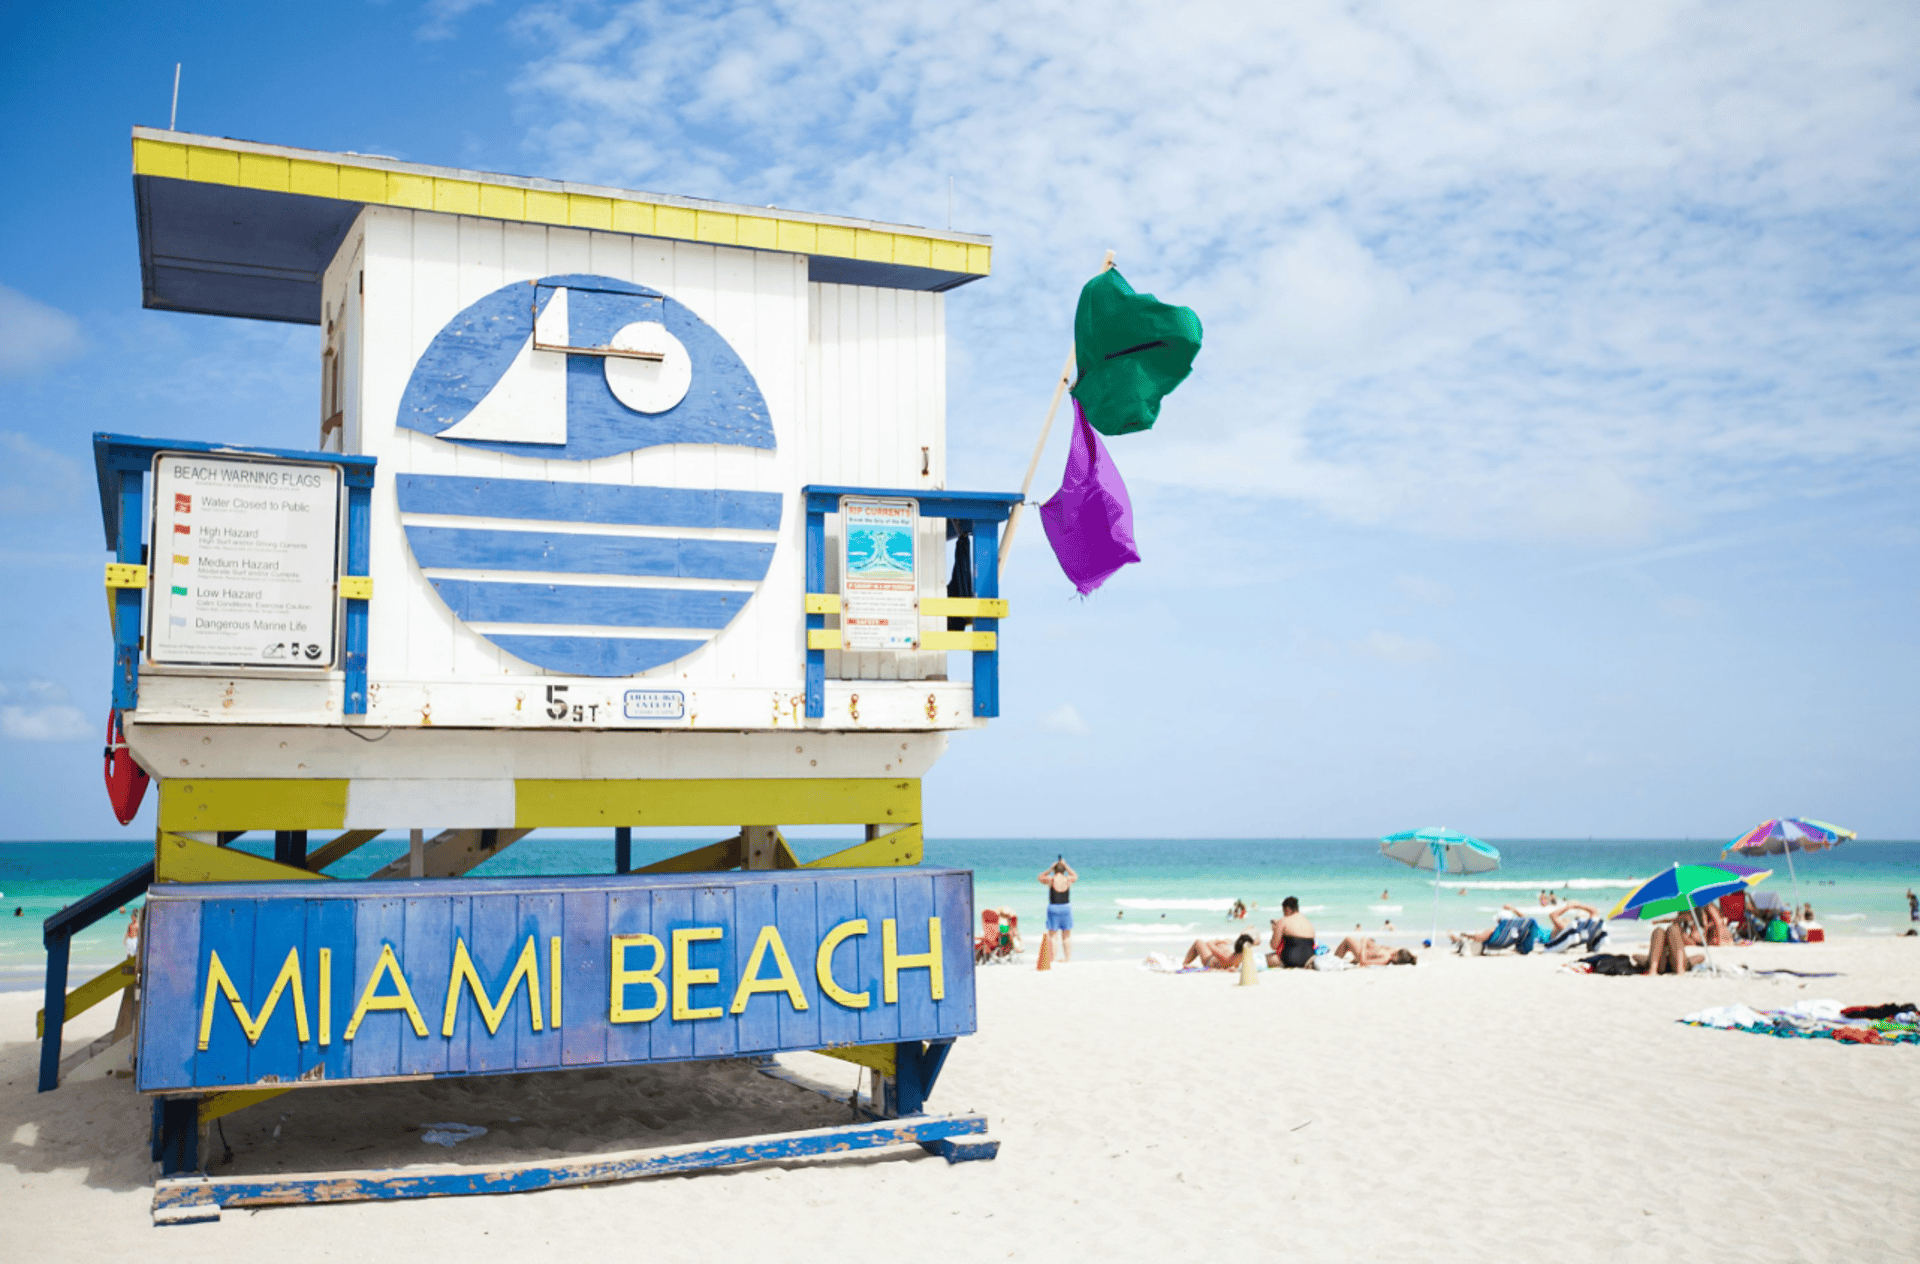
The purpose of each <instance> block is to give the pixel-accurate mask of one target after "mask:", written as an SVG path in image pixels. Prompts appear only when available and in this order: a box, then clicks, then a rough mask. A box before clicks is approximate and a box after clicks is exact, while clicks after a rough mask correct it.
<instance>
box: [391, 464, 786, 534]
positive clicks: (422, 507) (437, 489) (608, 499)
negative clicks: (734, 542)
mask: <svg viewBox="0 0 1920 1264" xmlns="http://www.w3.org/2000/svg"><path fill="white" fill-rule="evenodd" d="M394 490H395V493H396V495H397V496H398V497H399V501H400V512H401V513H415V514H455V515H459V516H461V517H468V518H474V517H478V518H521V519H530V520H536V521H546V522H591V523H596V524H598V523H606V524H622V525H628V526H646V527H728V528H731V529H734V530H741V531H775V530H778V529H779V527H780V493H779V492H750V491H736V490H732V489H726V488H721V489H697V488H684V487H631V486H616V485H613V484H603V483H588V484H582V483H536V482H533V481H532V480H530V479H519V478H475V477H472V476H469V475H461V474H400V475H397V476H396V477H395V478H394Z"/></svg>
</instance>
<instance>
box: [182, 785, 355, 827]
mask: <svg viewBox="0 0 1920 1264" xmlns="http://www.w3.org/2000/svg"><path fill="white" fill-rule="evenodd" d="M346 824H347V780H346V778H344V777H340V778H333V779H327V780H314V781H306V780H295V779H293V778H278V777H276V778H267V777H260V778H251V777H247V778H225V779H223V778H205V777H196V778H193V779H192V780H190V781H189V780H182V779H180V778H177V777H170V778H167V779H165V780H163V781H161V783H160V828H161V829H164V830H172V831H174V832H176V833H196V832H199V831H203V830H257V829H287V830H291V829H344V828H345V827H346Z"/></svg>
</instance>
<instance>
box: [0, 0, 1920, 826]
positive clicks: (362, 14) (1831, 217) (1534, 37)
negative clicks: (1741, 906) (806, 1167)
mask: <svg viewBox="0 0 1920 1264" xmlns="http://www.w3.org/2000/svg"><path fill="white" fill-rule="evenodd" d="M1917 53H1920V17H1916V16H1915V15H1914V14H1912V13H1909V12H1907V11H1905V10H1903V9H1899V8H1897V7H1894V6H1885V5H1876V4H1863V5H1829V6H1818V7H1817V8H1816V7H1814V6H1805V5H1797V4H1785V5H1770V4H1754V3H1743V4H1671V3H1669V4H1661V3H1647V4H1641V5H1634V6H1617V5H1612V4H1560V5H1553V6H1541V5H1538V4H1534V3H1517V4H1501V3H1493V2H1483V3H1478V4H1474V5H1470V6H1432V5H1412V4H1408V5H1392V4H1365V3H1361V4H1321V3H1295V4H1287V5H1279V6H1266V7H1265V9H1264V10H1259V11H1256V7H1255V6H1247V5H1237V6H1236V5H1218V6H1215V5H1206V4H1189V5H1182V6H1172V7H1169V6H1164V5H1158V6H1155V5H1145V4H1141V5H1125V4H1122V5H1101V6H1088V5H1077V6H1076V5H1064V4H1056V5H1049V4H1033V3H1022V4H996V3H984V4H980V5H975V6H971V7H969V8H968V9H967V10H965V11H964V12H952V11H940V10H936V9H931V8H928V7H926V6H914V5H884V4H882V5H875V4H861V3H845V2H835V3H812V2H810V0H809V2H798V3H789V4H777V5H759V6H740V7H734V8H731V9H728V8H723V7H722V6H718V5H681V6H676V5H660V4H637V5H612V4H606V5H598V4H574V3H554V4H536V5H531V6H526V7H521V8H515V7H513V6H510V5H508V4H505V3H501V2H499V0H495V2H493V3H487V2H484V0H483V2H481V3H471V2H462V0H438V2H436V3H428V4H425V5H418V4H409V3H401V2H400V0H391V2H389V3H357V2H354V0H343V3H340V4H337V5H335V6H332V7H331V8H330V9H329V10H328V11H327V14H326V16H325V19H324V20H320V19H317V18H316V17H315V16H314V15H313V14H312V13H311V12H309V11H306V10H298V9H285V8H283V7H281V6H263V5H231V6H228V5H217V4H192V5H166V4H143V5H139V6H125V7H124V8H122V9H119V10H114V9H111V8H105V9H89V10H87V11H85V12H75V11H74V9H73V7H71V6H68V7H62V6H13V7H10V8H8V9H7V10H5V11H4V12H0V111H3V113H4V118H5V121H6V124H7V126H6V127H5V128H4V129H0V160H3V161H4V164H5V165H4V170H5V171H6V172H7V173H8V178H7V186H8V188H9V191H10V193H11V194H12V196H10V197H8V198H6V199H4V200H0V456H4V457H5V458H6V459H5V460H4V461H0V478H4V492H3V494H0V522H4V524H5V526H6V528H7V530H8V531H9V534H10V535H11V537H12V541H11V543H12V547H10V548H7V549H6V550H4V551H0V575H3V576H4V582H5V584H6V586H7V591H8V592H9V593H10V594H11V596H12V600H10V601H8V602H6V603H5V605H4V607H3V608H0V650H3V651H4V653H3V654H0V688H3V689H4V691H5V692H4V695H3V696H0V753H4V756H5V760H4V764H3V765H0V778H3V779H4V780H0V785H3V786H4V792H5V800H6V803H7V806H8V808H9V811H10V819H9V820H8V821H7V822H6V823H5V824H4V825H0V833H4V834H6V835H8V836H11V837H76V838H87V837H99V838H104V837H115V836H120V835H122V834H132V833H136V832H139V830H141V829H143V828H150V825H146V824H145V823H144V822H142V823H141V824H140V825H137V826H136V827H135V828H134V829H133V830H128V831H122V830H120V829H119V827H117V826H116V825H115V824H114V822H113V819H112V816H111V814H110V812H109V811H108V808H107V804H106V799H105V796H104V793H103V792H102V790H101V788H100V783H99V773H98V767H99V765H98V759H97V757H98V750H99V745H100V740H99V735H98V730H99V729H100V727H101V723H102V721H103V718H104V715H105V712H106V708H107V669H108V663H109V646H108V638H107V629H106V621H105V619H104V617H103V610H102V607H103V601H102V599H101V596H100V588H99V584H100V580H99V574H100V564H101V562H102V561H103V560H104V553H103V552H102V542H101V538H100V534H99V526H98V514H97V508H96V502H95V497H94V493H93V489H92V486H93V478H92V471H91V465H90V457H89V454H88V447H87V438H88V436H89V435H90V434H91V433H92V432H93V431H95V430H106V429H111V430H121V431H132V432H135V433H144V434H151V435H164V436H170V437H183V438H209V439H215V438H217V439H224V440H233V441H254V442H262V443H275V444H282V445H289V446H297V445H300V444H304V443H306V442H307V441H308V439H309V437H310V436H311V434H312V432H313V429H314V419H315V416H316V409H317V402H316V392H317V380H318V379H317V363H318V345H317V340H316V335H315V332H314V331H313V330H311V329H308V328H295V327H287V326H273V325H264V324H246V323H242V322H235V321H224V320H218V319H212V318H207V317H194V316H179V315H172V314H166V313H159V312H147V311H143V310H141V309H140V307H139V276H138V266H137V256H136V248H135V237H134V220H133V199H132V188H131V180H130V178H129V175H128V164H129V147H128V138H127V133H128V128H129V127H130V126H132V125H134V124H150V125H164V124H165V123H166V114H167V107H168V95H169V91H170V89H171V82H172V73H173V65H174V63H175V62H176V61H183V62H185V72H184V76H183V84H182V88H181V94H180V119H179V121H180V126H181V127H182V128H183V129H185V130H192V131H200V132H208V133H213V134H218V135H227V136H236V137H242V138H246V139H252V140H260V141H268V142H274V143H282V144H290V145H301V146H310V147H314V148H319V149H352V150H358V151H361V152H367V153H381V154H391V155H394V156H397V157H401V158H405V159H409V160H413V161H419V162H430V163H440V164H448V165H460V166H472V167H478V168H483V169H489V170H498V171H507V172H516V173H523V174H537V175H545V176H553V177H560V178H568V179H580V180H589V181H597V182H601V183H606V184H612V185H618V186H623V187H630V188H638V189H647V190H654V191H662V192H673V193H684V194H691V195H696V196H705V197H715V198H721V199H726V200H731V201H738V202H747V203H755V204H761V203H776V204H778V205H781V206H791V207H797V208H804V209H809V210H819V211H827V212H834V213H842V214H850V215H859V216H868V217H872V218H876V219H883V220H892V221H899V222H905V223H921V224H931V225H934V226H941V225H944V224H945V223H946V219H947V206H948V180H949V177H951V178H952V180H953V183H954V189H955V194H954V226H955V227H956V228H960V229H964V230H969V231H979V232H986V233H991V234H993V236H994V238H995V242H996V252H995V274H994V276H993V277H992V278H990V279H989V280H987V281H985V282H982V283H977V284H975V285H971V286H968V287H966V288H964V289H962V290H960V291H957V292H955V293H954V294H953V295H952V296H951V297H950V300H949V323H948V329H949V339H950V348H949V353H950V357H951V372H950V397H949V433H950V444H951V469H952V478H951V480H950V481H951V483H952V485H954V486H956V487H974V488H992V489H1008V488H1013V487H1017V486H1018V482H1019V478H1020V475H1021V473H1022V471H1023V469H1024V464H1025V460H1026V457H1027V453H1028V451H1029V450H1030V448H1031V445H1032V442H1033V438H1034V435H1035V433H1036V431H1037V428H1038V424H1039V420H1040V417H1041V415H1042V413H1043V412H1044V409H1045V405H1046V399H1047V395H1048V391H1049V387H1050V383H1051V379H1052V376H1053V374H1054V373H1056V372H1057V371H1058V367H1059V363H1060V360H1061V358H1062V357H1063V355H1064V354H1065V350H1066V347H1067V343H1068V340H1069V338H1070V330H1071V318H1072V307H1073V299H1074V295H1075V292H1076V290H1077V288H1078V286H1079V284H1080V283H1081V282H1082V281H1083V280H1085V278H1086V277H1087V276H1088V275H1089V274H1090V273H1091V272H1092V271H1093V270H1094V269H1095V268H1096V267H1097V266H1098V264H1099V261H1100V258H1101V254H1102V252H1103V251H1104V250H1106V249H1113V250H1115V251H1116V252H1117V254H1118V259H1119V264H1120V266H1121V267H1122V269H1123V270H1124V271H1125V272H1126V274H1127V276H1128V277H1129V278H1130V279H1131V280H1132V281H1133V283H1134V284H1135V285H1136V286H1138V287H1139V288H1141V289H1143V290H1151V291H1154V292H1156V293H1158V294H1159V295H1161V296H1162V297H1164V298H1168V299H1170V300H1173V301H1177V302H1181V303H1186V304H1189V305H1191V306H1192V307H1194V308H1195V309H1196V310H1197V311H1198V312H1199V313H1200V315H1201V317H1202V318H1203V320H1204V321H1205V322H1206V326H1207V343H1206V347H1205V350H1204V351H1203V352H1202V354H1201V358H1200V360H1199V363H1198V366H1197V368H1196V372H1195V374H1194V376H1193V378H1192V379H1191V380H1190V381H1189V382H1188V383H1187V384H1186V385H1185V386H1183V387H1182V388H1181V389H1180V391H1179V392H1178V393H1177V394H1176V395H1174V396H1173V397H1172V398H1171V399H1170V400H1169V402H1168V405H1167V408H1166V410H1165V412H1164V413H1163V420H1162V421H1161V423H1160V425H1159V426H1158V427H1157V428H1156V429H1155V430H1154V431H1152V432H1151V433H1149V434H1144V435H1136V436H1129V437H1126V438H1123V439H1120V440H1116V441H1114V443H1113V445H1112V450H1113V453H1114V456H1115V459H1116V460H1117V462H1118V463H1119V465H1120V467H1121V469H1122V470H1123V471H1124V472H1125V474H1126V475H1127V477H1128V479H1129V482H1130V485H1131V487H1132V490H1133V494H1134V499H1135V509H1136V522H1137V525H1138V529H1139V534H1140V546H1141V551H1142V553H1143V554H1144V556H1145V558H1146V560H1145V562H1144V563H1143V564H1142V565H1140V566H1137V567H1132V568H1129V569H1128V570H1126V571H1124V572H1122V573H1121V574H1120V575H1119V576H1117V577H1116V578H1115V579H1114V580H1113V581H1111V582H1110V583H1109V584H1108V586H1107V587H1106V588H1105V589H1103V590H1102V591H1101V592H1100V593H1098V594H1096V596H1095V597H1094V598H1093V599H1092V600H1090V601H1086V602H1084V603H1083V602H1080V601H1078V600H1075V599H1073V596H1072V589H1071V586H1070V585H1069V584H1067V582H1066V581H1065V579H1064V578H1063V577H1062V576H1061V575H1060V573H1059V571H1058V568H1057V567H1056V566H1055V565H1054V563H1053V560H1052V558H1051V556H1050V554H1049V553H1048V551H1047V549H1046V545H1045V543H1044V539H1043V538H1042V536H1041V533H1040V532H1039V530H1038V529H1037V528H1038V524H1037V521H1036V520H1034V519H1031V518H1030V519H1029V521H1028V523H1027V524H1026V526H1024V527H1023V528H1022V536H1021V539H1020V544H1019V548H1018V549H1017V550H1016V554H1015V557H1014V559H1013V562H1012V565H1011V568H1010V573H1009V575H1008V577H1007V580H1006V585H1005V587H1006V590H1007V591H1008V592H1009V593H1010V595H1011V596H1012V598H1013V600H1014V603H1015V617H1014V618H1013V619H1012V620H1011V621H1009V623H1008V625H1007V628H1006V632H1005V640H1004V645H1005V647H1006V652H1005V654H1004V655H1003V658H1004V659H1005V685H1004V701H1005V715H1004V717H1003V719H1002V720H1000V721H999V722H998V723H997V724H996V725H995V726H993V727H992V728H990V729H989V730H987V731H985V732H982V733H971V734H966V735H962V736H960V737H958V738H957V739H956V740H955V742H954V745H953V749H952V751H951V753H950V754H949V755H948V757H947V758H946V760H945V761H943V762H942V763H941V764H940V765H939V766H938V768H937V769H936V770H935V773H934V775H933V776H932V777H931V778H930V780H929V782H928V787H927V790H928V803H929V827H930V829H931V831H932V832H934V833H935V834H938V835H944V836H948V837H954V836H990V835H1002V836H1022V835H1063V836H1117V837H1133V836H1171V837H1178V836H1240V835H1246V836H1276V835H1277V836H1295V835H1339V836H1347V835H1367V834H1379V833H1384V832H1387V831H1391V830H1395V829H1401V828H1407V827H1410V826H1415V825H1422V824H1439V823H1445V824H1448V825H1452V826H1455V827H1457V828H1463V829H1468V830H1471V831H1474V832H1477V833H1483V834H1486V835H1489V836H1494V837H1513V836H1527V835H1532V836H1542V835H1545V836H1575V837H1580V836H1587V835H1593V836H1598V837H1617V836H1680V835H1690V836H1693V837H1702V836H1709V837H1711V836H1719V835H1724V836H1728V837H1730V836H1732V835H1733V834H1735V833H1736V832H1738V831H1739V830H1741V829H1742V828H1744V827H1745V826H1747V825H1749V824H1751V823H1752V822H1753V821H1755V820H1758V819H1760V818H1763V817H1765V816H1769V815H1774V814H1776V813H1804V814H1810V815H1814V816H1819V817H1822V818H1825V819H1829V820H1838V821H1842V822H1845V823H1848V824H1851V825H1853V826H1855V827H1856V828H1858V829H1860V830H1861V831H1862V833H1863V834H1864V835H1868V836H1874V837H1883V838H1885V837H1905V838H1912V837H1915V836H1916V835H1920V789H1917V788H1916V787H1917V786H1920V777H1916V776H1915V775H1914V769H1915V768H1916V766H1920V758H1916V757H1917V756H1920V738H1916V721H1915V717H1916V712H1917V711H1920V706H1917V705H1916V704H1920V668H1917V667H1916V657H1917V656H1916V652H1915V651H1916V646H1917V645H1920V631H1916V629H1917V628H1920V600H1916V580H1917V579H1920V497H1916V495H1915V494H1914V488H1915V476H1916V473H1917V472H1920V411H1917V410H1916V407H1915V404H1914V402H1913V401H1914V400H1915V399H1916V397H1917V396H1920V391H1917V390H1916V387H1920V364H1917V363H1916V339H1917V338H1920V236H1916V228H1920V196H1917V195H1920V187H1917V186H1920V176H1917V175H1916V173H1920V161H1917V160H1920V152H1916V151H1917V150H1920V104H1917V100H1916V89H1917V88H1920V70H1916V69H1915V68H1916V67H1920V56H1916V54H1917ZM1064 438H1065V435H1064V428H1062V430H1061V432H1059V433H1056V435H1055V437H1054V442H1053V444H1052V446H1051V448H1050V450H1049V452H1048V454H1047V455H1046V457H1045V459H1044V461H1043V463H1042V467H1041V474H1040V477H1039V479H1038V480H1036V485H1035V491H1036V493H1038V495H1040V496H1041V497H1044V496H1045V495H1047V494H1050V492H1051V491H1052V489H1053V487H1054V486H1055V485H1057V480H1058V477H1059V472H1060V468H1061V465H1062V464H1063V462H1064V457H1065V449H1064Z"/></svg>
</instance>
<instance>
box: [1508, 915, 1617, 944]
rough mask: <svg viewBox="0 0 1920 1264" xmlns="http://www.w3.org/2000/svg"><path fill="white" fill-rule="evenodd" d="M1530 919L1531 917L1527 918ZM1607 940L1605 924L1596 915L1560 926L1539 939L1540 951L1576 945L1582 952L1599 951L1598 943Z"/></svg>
mask: <svg viewBox="0 0 1920 1264" xmlns="http://www.w3.org/2000/svg"><path fill="white" fill-rule="evenodd" d="M1527 920H1528V921H1532V920H1533V919H1532V918H1528V919H1527ZM1606 942H1607V924H1606V923H1605V922H1604V921H1602V920H1601V919H1599V918H1597V917H1583V918H1580V919H1579V920H1578V921H1574V922H1569V923H1567V924H1566V925H1565V926H1563V927H1561V928H1560V930H1559V932H1558V933H1557V934H1551V935H1546V936H1545V937H1543V938H1542V939H1541V941H1540V951H1541V952H1565V951H1566V950H1567V949H1569V948H1574V947H1577V948H1579V949H1580V951H1581V952H1583V953H1592V952H1599V951H1600V945H1602V944H1604V943H1606Z"/></svg>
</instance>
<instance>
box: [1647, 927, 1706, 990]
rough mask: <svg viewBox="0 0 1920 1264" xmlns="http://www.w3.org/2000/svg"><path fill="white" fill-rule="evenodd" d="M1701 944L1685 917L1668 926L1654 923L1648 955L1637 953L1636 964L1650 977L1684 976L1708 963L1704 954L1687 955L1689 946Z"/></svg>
mask: <svg viewBox="0 0 1920 1264" xmlns="http://www.w3.org/2000/svg"><path fill="white" fill-rule="evenodd" d="M1690 936H1691V938H1690ZM1699 942H1700V939H1699V936H1698V934H1697V933H1696V932H1695V931H1694V927H1693V919H1692V918H1690V917H1688V916H1687V915H1686V914H1685V913H1682V914H1680V916H1678V917H1676V918H1674V919H1673V921H1672V922H1670V923H1667V924H1665V925H1661V924H1659V923H1655V925H1654V928H1653V937H1652V938H1651V940H1649V942H1648V944H1647V951H1646V952H1645V953H1644V954H1642V953H1637V952H1636V953H1634V954H1633V964H1634V965H1636V966H1639V967H1640V968H1641V969H1642V970H1643V971H1645V972H1646V973H1647V974H1649V975H1653V974H1685V973H1686V972H1687V971H1689V970H1691V969H1693V967H1695V966H1697V965H1699V964H1700V963H1701V962H1703V961H1705V960H1706V956H1705V955H1704V954H1702V953H1697V952H1694V953H1690V952H1688V951H1687V945H1688V944H1689V943H1695V944H1697V943H1699Z"/></svg>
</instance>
